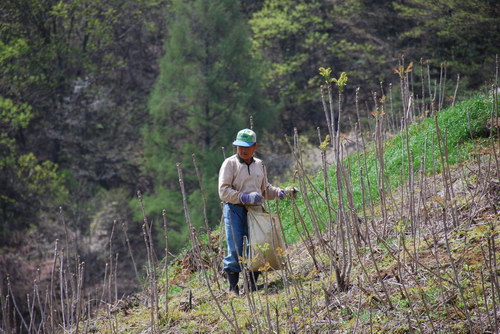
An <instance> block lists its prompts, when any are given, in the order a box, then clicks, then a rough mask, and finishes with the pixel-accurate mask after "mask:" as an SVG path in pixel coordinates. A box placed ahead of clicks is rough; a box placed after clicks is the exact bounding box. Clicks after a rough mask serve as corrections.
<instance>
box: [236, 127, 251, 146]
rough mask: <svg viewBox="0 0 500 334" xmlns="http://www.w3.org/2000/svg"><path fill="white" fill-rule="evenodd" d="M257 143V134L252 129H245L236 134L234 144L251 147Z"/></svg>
mask: <svg viewBox="0 0 500 334" xmlns="http://www.w3.org/2000/svg"><path fill="white" fill-rule="evenodd" d="M255 143H257V135H256V134H255V132H253V131H252V130H250V129H243V130H240V131H239V132H238V134H237V135H236V140H235V141H233V145H234V146H245V147H250V146H253V145H255Z"/></svg>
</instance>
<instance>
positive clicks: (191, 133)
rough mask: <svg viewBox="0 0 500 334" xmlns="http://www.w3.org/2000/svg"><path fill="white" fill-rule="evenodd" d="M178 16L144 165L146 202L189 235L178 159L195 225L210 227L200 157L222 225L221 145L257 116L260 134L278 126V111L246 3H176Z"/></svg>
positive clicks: (170, 23) (170, 24) (211, 206)
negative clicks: (149, 188) (264, 84)
mask: <svg viewBox="0 0 500 334" xmlns="http://www.w3.org/2000/svg"><path fill="white" fill-rule="evenodd" d="M170 15H171V16H170V17H169V18H167V30H168V34H167V35H168V36H167V40H166V43H165V55H164V57H163V59H162V60H161V62H160V75H159V78H158V79H157V82H156V85H155V87H154V90H153V92H152V94H151V97H150V101H149V111H150V117H151V118H150V125H149V126H147V127H146V129H145V133H144V136H145V138H144V139H145V143H144V144H145V150H144V151H145V163H144V164H145V167H146V168H147V170H148V172H149V173H150V175H152V177H153V180H154V195H152V197H146V199H147V201H146V204H147V203H149V204H150V205H148V207H149V211H153V213H154V214H159V213H160V212H161V209H162V208H166V210H167V216H168V218H169V221H170V226H171V229H172V230H174V231H176V232H177V233H170V236H172V235H173V234H174V235H176V236H177V238H183V237H184V235H185V227H186V226H185V222H184V219H183V217H184V216H183V214H182V205H181V203H182V202H181V199H180V191H179V181H178V175H177V169H176V162H181V164H182V167H183V169H184V171H185V172H184V176H185V185H186V189H187V191H188V192H189V193H190V203H191V204H192V205H191V206H190V210H191V217H192V220H193V223H194V224H195V225H197V226H200V225H203V215H202V212H203V211H202V208H203V202H202V200H201V197H200V192H199V191H197V190H196V189H198V188H199V187H198V181H197V178H196V173H195V170H194V168H193V163H192V154H193V153H194V154H196V156H197V163H198V166H199V169H200V171H201V174H202V179H203V183H204V189H205V192H206V196H207V200H208V213H209V218H210V222H211V224H215V223H216V222H217V221H218V219H219V218H220V205H219V200H218V195H217V187H216V182H217V174H218V170H219V167H220V164H221V162H222V160H223V156H222V152H221V149H220V148H221V146H228V145H230V143H231V141H232V139H233V137H234V135H235V133H236V132H237V131H238V129H240V128H242V127H246V126H248V119H249V117H250V116H253V119H254V124H255V126H256V127H257V128H258V129H259V130H260V129H262V128H263V127H264V124H266V126H268V125H270V121H272V117H273V116H272V115H273V112H272V108H270V106H269V104H268V103H266V100H265V98H264V97H263V96H262V95H261V80H260V74H259V65H258V62H257V61H256V59H255V58H254V57H252V55H251V41H250V36H249V28H248V26H247V25H246V22H245V19H244V17H243V15H242V13H241V8H240V5H239V2H237V1H231V0H217V1H208V0H192V1H173V4H172V12H171V14H170ZM227 151H228V153H229V154H230V152H229V151H230V149H228V150H227ZM155 221H158V222H159V219H155ZM178 240H181V239H178ZM174 243H175V241H174V240H173V242H171V243H170V244H172V245H173V244H174Z"/></svg>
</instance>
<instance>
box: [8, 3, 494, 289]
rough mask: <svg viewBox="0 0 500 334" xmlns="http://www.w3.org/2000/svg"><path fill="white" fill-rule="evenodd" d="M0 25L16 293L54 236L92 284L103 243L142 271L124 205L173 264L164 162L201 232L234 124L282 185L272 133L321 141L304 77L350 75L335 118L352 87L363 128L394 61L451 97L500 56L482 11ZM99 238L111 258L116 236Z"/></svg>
mask: <svg viewBox="0 0 500 334" xmlns="http://www.w3.org/2000/svg"><path fill="white" fill-rule="evenodd" d="M0 13H1V14H0V128H1V133H0V169H1V173H0V275H1V277H2V282H3V283H4V277H6V274H7V273H9V275H10V276H11V280H12V281H13V282H16V283H15V284H16V289H15V291H17V292H18V293H19V295H20V296H24V295H25V294H26V291H27V290H29V288H30V285H31V282H32V281H33V278H34V277H35V276H36V275H38V276H39V277H40V276H41V277H42V279H43V276H44V275H45V277H48V275H49V274H50V273H49V269H48V268H50V263H51V261H52V259H51V258H50V257H49V256H48V254H50V253H51V252H52V250H53V248H54V243H55V241H56V239H66V241H68V240H70V242H71V243H72V244H74V245H75V247H74V248H73V249H70V250H65V251H66V252H68V255H69V258H79V259H80V260H82V261H85V262H87V263H92V264H93V266H92V267H93V268H95V270H94V271H93V270H92V268H90V269H89V270H88V271H87V272H86V275H87V277H86V279H87V280H88V282H90V283H92V284H98V282H99V281H100V280H101V279H102V277H101V271H102V269H98V268H103V267H104V264H105V263H106V261H107V258H106V255H105V253H106V252H103V249H105V248H106V247H108V245H107V240H109V237H108V236H109V234H110V233H113V231H115V230H116V233H118V232H120V233H122V234H123V235H128V236H129V238H128V239H127V242H130V243H131V247H132V248H134V249H137V253H135V255H136V259H135V260H136V261H137V262H138V263H139V264H141V263H144V261H145V258H146V256H145V254H143V253H141V251H140V250H141V249H142V248H143V247H135V245H139V244H141V243H142V242H143V240H142V230H141V225H142V219H143V218H142V217H143V214H142V210H141V207H140V202H139V201H138V199H137V194H138V191H139V193H140V198H141V199H142V200H143V203H145V206H144V209H145V213H146V215H147V216H148V217H149V219H151V220H152V221H153V222H154V223H155V224H156V225H157V227H158V228H162V218H161V214H162V210H163V209H165V212H166V216H167V220H168V223H169V238H170V239H169V249H170V251H171V252H172V253H174V254H175V253H178V252H179V251H180V250H181V249H182V248H183V247H184V246H185V245H186V243H187V233H186V232H187V231H186V230H187V227H186V225H185V223H184V216H183V213H182V198H181V193H180V190H179V189H180V188H179V181H178V179H179V177H178V170H177V166H176V163H177V162H179V163H181V166H182V168H183V169H184V177H185V187H186V189H187V192H188V193H189V205H190V207H191V208H192V215H193V216H192V217H191V218H192V221H193V223H194V224H195V225H196V226H197V227H198V228H206V227H207V226H208V227H209V228H216V226H218V224H219V221H220V213H221V210H220V203H219V200H218V196H217V192H216V180H217V173H218V170H219V167H220V164H221V163H222V160H223V157H224V154H226V155H230V154H232V147H231V142H232V140H233V137H234V135H235V133H236V131H237V130H239V129H241V128H244V127H249V126H250V119H251V120H252V122H253V124H252V125H253V128H254V129H256V131H257V132H258V135H259V142H260V143H261V149H260V152H259V153H260V156H261V157H263V158H264V160H265V161H267V163H268V170H269V171H270V173H271V178H272V181H273V182H274V183H276V184H280V183H281V182H285V181H286V178H285V177H286V175H287V173H289V171H288V169H287V168H288V167H289V165H290V158H289V150H288V147H287V145H286V144H285V142H284V139H283V136H284V135H285V134H291V133H292V131H293V129H294V128H297V129H298V130H299V132H300V133H301V135H302V136H303V138H305V140H309V141H310V142H313V143H317V141H318V139H317V133H316V129H317V127H320V129H322V130H323V131H322V132H323V133H324V134H326V133H327V131H326V130H325V129H326V124H325V122H324V113H323V109H322V105H321V97H320V90H319V86H320V80H321V78H320V76H319V75H318V68H319V67H320V66H328V67H332V68H333V72H334V75H335V76H338V75H339V74H340V73H341V72H346V73H347V75H348V77H349V85H348V86H347V88H346V90H347V91H346V94H345V96H347V97H348V98H346V99H345V100H344V101H343V110H345V113H346V114H347V115H346V116H345V117H347V118H348V117H349V115H351V117H353V118H354V117H355V116H354V108H353V106H354V103H355V101H354V99H353V97H354V96H355V95H356V94H355V93H354V92H355V90H356V89H357V88H358V87H360V88H361V89H360V91H359V96H360V101H363V102H362V104H363V106H364V109H365V110H366V113H365V116H364V117H369V115H370V110H371V109H372V108H373V96H372V93H373V92H379V94H380V92H381V91H382V92H383V91H384V90H386V91H387V90H389V89H390V87H391V83H393V82H394V83H396V82H397V81H398V80H399V77H398V76H397V74H395V73H394V71H393V68H395V67H397V66H398V65H399V64H400V62H401V61H402V59H404V61H405V62H406V63H407V64H408V63H409V62H411V61H412V62H413V63H414V65H413V68H414V75H415V77H417V76H422V75H424V73H427V72H426V71H427V70H429V73H430V74H431V76H432V78H433V79H432V80H435V78H436V77H437V78H441V79H440V80H441V81H442V82H445V83H446V82H447V85H445V92H446V93H445V94H444V96H452V95H453V91H454V90H455V85H456V83H457V81H458V80H457V79H458V75H459V76H460V77H459V78H460V79H459V81H458V82H459V86H460V89H459V96H458V98H459V99H460V98H464V97H466V96H468V95H471V94H473V92H476V91H478V90H481V89H483V88H485V87H488V86H489V84H490V82H489V81H488V80H491V79H492V77H493V76H492V75H491V72H492V71H493V70H494V68H495V56H496V55H497V54H498V53H499V51H500V50H499V49H500V47H499V45H500V43H499V41H500V38H499V37H500V36H499V35H500V27H499V25H500V20H499V14H500V4H498V2H497V1H492V0H491V1H490V0H460V1H459V0H435V1H432V2H430V1H424V0H398V1H369V0H345V1H336V0H335V1H305V2H304V1H297V0H282V1H277V0H265V1H264V0H262V1H248V0H242V1H239V2H238V1H231V0H213V1H208V0H190V1H176V0H171V1H169V0H141V1H128V0H125V1H123V0H121V1H106V2H102V1H96V0H67V1H51V0H11V1H3V2H2V3H1V4H0ZM403 55H404V58H402V56H403ZM414 85H415V87H418V80H415V82H414ZM395 87H396V85H394V94H397V91H396V90H397V88H395ZM415 91H418V89H416V90H415ZM422 94H425V92H422ZM349 97H351V98H349ZM447 103H448V100H447V99H444V100H443V104H447ZM340 129H341V131H342V132H345V133H347V132H349V131H350V129H349V128H347V127H345V126H344V124H343V123H341V124H340ZM221 147H225V150H221ZM192 154H195V155H196V156H195V157H196V160H193V156H192ZM194 161H196V164H195V163H194ZM199 180H201V182H202V185H203V187H201V189H204V191H205V192H206V199H207V202H206V203H204V201H203V199H202V196H201V194H200V190H197V189H200V187H199V184H198V183H199ZM204 210H206V211H207V217H208V219H207V220H206V221H205V220H204V214H203V211H204ZM110 231H111V232H110ZM115 240H116V241H115V242H116V243H117V245H115V246H116V247H115V249H116V250H117V252H118V255H117V256H119V257H120V258H122V257H127V256H128V252H127V245H126V241H125V238H115ZM163 245H164V241H163V240H161V238H159V239H158V240H157V245H156V247H159V248H161V247H163ZM118 266H120V262H119V261H118ZM37 269H40V270H39V271H38V272H37ZM120 269H121V272H122V273H123V277H125V278H126V277H127V275H129V277H130V280H129V283H128V284H127V283H126V282H127V280H126V279H124V280H123V281H122V286H121V289H122V290H123V292H127V291H132V290H134V288H136V287H137V284H136V283H137V282H135V281H134V279H135V275H134V273H132V272H130V270H129V268H128V269H127V268H118V270H120ZM21 278H22V279H21ZM3 283H2V284H3ZM20 299H23V297H21V298H20Z"/></svg>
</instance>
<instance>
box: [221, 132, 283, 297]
mask: <svg viewBox="0 0 500 334" xmlns="http://www.w3.org/2000/svg"><path fill="white" fill-rule="evenodd" d="M233 145H234V146H236V154H235V155H233V156H231V157H229V158H227V159H226V160H224V162H223V163H222V166H221V168H220V172H219V196H220V199H221V200H222V201H223V202H224V223H225V227H226V240H227V248H228V254H227V256H226V257H225V258H224V261H223V264H224V272H225V273H226V276H227V280H228V282H229V291H230V292H232V293H234V294H236V295H237V294H239V289H238V281H239V276H240V272H241V267H240V264H239V261H238V257H239V256H243V237H245V236H246V237H247V238H248V223H247V209H246V207H245V206H261V205H262V201H263V200H264V199H268V200H272V199H275V198H280V199H283V198H284V197H285V191H284V190H283V189H280V188H278V187H274V186H272V185H271V184H270V183H269V182H268V181H267V173H266V168H265V166H264V164H263V162H262V160H260V159H257V158H255V157H254V154H255V150H256V149H257V135H256V134H255V132H254V131H252V130H250V129H243V130H241V131H239V132H238V134H237V136H236V140H235V141H234V142H233ZM259 274H260V273H259V272H253V273H251V274H250V275H249V276H250V277H247V279H248V281H249V287H250V290H251V291H255V290H256V282H257V278H258V277H259Z"/></svg>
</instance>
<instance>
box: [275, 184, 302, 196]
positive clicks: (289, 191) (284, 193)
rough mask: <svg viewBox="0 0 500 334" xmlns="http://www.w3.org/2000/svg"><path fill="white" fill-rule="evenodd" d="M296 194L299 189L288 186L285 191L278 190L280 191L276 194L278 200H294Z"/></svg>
mask: <svg viewBox="0 0 500 334" xmlns="http://www.w3.org/2000/svg"><path fill="white" fill-rule="evenodd" d="M298 192H299V189H297V188H295V187H292V186H288V187H286V188H285V189H280V191H279V192H278V198H279V199H283V198H285V197H288V198H295V197H297V193H298Z"/></svg>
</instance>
